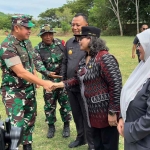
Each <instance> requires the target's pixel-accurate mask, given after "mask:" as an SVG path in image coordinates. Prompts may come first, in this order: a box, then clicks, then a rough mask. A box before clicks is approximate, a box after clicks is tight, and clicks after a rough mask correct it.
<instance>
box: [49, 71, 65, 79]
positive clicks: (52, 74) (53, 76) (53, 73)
mask: <svg viewBox="0 0 150 150" xmlns="http://www.w3.org/2000/svg"><path fill="white" fill-rule="evenodd" d="M55 74H56V72H51V73H50V74H49V76H50V77H51V78H62V76H60V75H55Z"/></svg>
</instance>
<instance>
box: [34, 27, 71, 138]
mask: <svg viewBox="0 0 150 150" xmlns="http://www.w3.org/2000/svg"><path fill="white" fill-rule="evenodd" d="M54 33H55V31H54V30H53V29H52V28H51V27H50V25H49V24H43V25H42V26H41V28H40V33H39V34H38V36H41V38H42V42H40V43H39V44H38V45H37V46H36V47H35V49H34V52H35V53H34V64H35V67H36V70H37V71H38V72H40V73H41V74H42V78H43V79H46V80H51V81H53V82H59V81H60V80H61V76H60V68H61V63H62V59H63V51H64V45H63V44H62V41H61V40H59V39H56V38H54V35H53V34H54ZM43 97H44V101H45V106H44V111H45V115H46V122H47V123H48V125H49V129H48V133H47V138H52V137H54V133H55V126H54V123H55V122H56V106H57V100H58V102H59V104H60V107H61V108H60V115H61V118H62V121H63V122H64V128H63V132H62V136H63V137H69V136H70V126H69V121H70V120H71V108H70V104H69V102H68V95H67V93H66V91H65V90H62V89H57V90H55V91H53V92H47V91H46V90H43Z"/></svg>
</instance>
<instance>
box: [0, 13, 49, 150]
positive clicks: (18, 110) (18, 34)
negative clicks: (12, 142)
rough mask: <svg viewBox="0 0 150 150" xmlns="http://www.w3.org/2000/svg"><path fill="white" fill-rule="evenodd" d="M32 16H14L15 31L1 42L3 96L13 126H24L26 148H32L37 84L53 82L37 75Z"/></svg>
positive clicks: (23, 142) (0, 57) (24, 144)
mask: <svg viewBox="0 0 150 150" xmlns="http://www.w3.org/2000/svg"><path fill="white" fill-rule="evenodd" d="M33 26H34V24H33V23H32V22H31V17H30V16H28V15H17V16H13V17H12V31H11V34H10V35H8V36H7V37H6V39H5V40H4V41H3V42H2V44H1V46H0V61H1V69H2V85H1V90H2V100H3V103H4V105H5V108H6V113H7V115H8V117H9V119H10V121H11V125H12V126H17V127H22V128H23V140H22V144H23V150H32V145H31V143H32V132H33V129H34V123H35V118H36V108H37V103H36V99H35V84H37V85H40V86H43V87H44V88H45V89H46V90H48V91H50V86H51V82H50V81H44V80H42V79H40V78H38V77H36V76H35V75H34V65H33V59H32V51H33V49H32V46H31V42H30V41H29V40H28V38H29V35H30V33H31V27H33Z"/></svg>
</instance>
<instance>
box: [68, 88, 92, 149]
mask: <svg viewBox="0 0 150 150" xmlns="http://www.w3.org/2000/svg"><path fill="white" fill-rule="evenodd" d="M67 92H68V96H69V101H70V106H71V109H72V116H73V119H74V122H75V125H76V130H77V137H76V139H77V140H82V141H87V143H88V146H89V147H90V148H94V142H93V138H92V132H91V128H90V127H89V126H88V124H87V119H86V112H85V107H84V103H83V99H82V97H81V94H80V92H72V91H69V90H68V91H67Z"/></svg>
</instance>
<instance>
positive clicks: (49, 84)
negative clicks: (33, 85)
mask: <svg viewBox="0 0 150 150" xmlns="http://www.w3.org/2000/svg"><path fill="white" fill-rule="evenodd" d="M42 86H43V88H44V89H45V90H46V91H48V92H51V91H52V90H53V88H52V86H53V82H51V81H49V80H44V84H43V85H42Z"/></svg>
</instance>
